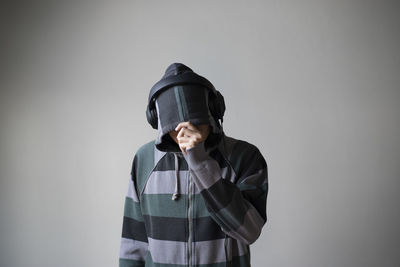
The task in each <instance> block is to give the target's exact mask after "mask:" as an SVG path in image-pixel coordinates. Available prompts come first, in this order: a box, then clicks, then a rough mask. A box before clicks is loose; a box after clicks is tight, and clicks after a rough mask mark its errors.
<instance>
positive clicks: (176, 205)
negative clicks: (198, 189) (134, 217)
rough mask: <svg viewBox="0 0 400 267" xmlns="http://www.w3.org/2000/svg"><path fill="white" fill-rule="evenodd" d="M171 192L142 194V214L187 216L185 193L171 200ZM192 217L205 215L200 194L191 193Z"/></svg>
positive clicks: (186, 197) (186, 196)
mask: <svg viewBox="0 0 400 267" xmlns="http://www.w3.org/2000/svg"><path fill="white" fill-rule="evenodd" d="M171 197H172V194H143V195H142V203H141V204H142V214H143V215H151V216H164V217H175V218H187V204H186V203H187V199H188V195H187V194H181V195H180V196H179V198H178V199H176V200H172V199H171ZM193 200H194V201H193V205H194V217H195V218H199V217H207V216H210V212H209V211H208V210H207V207H206V204H205V202H204V199H203V197H202V196H201V195H200V194H194V195H193Z"/></svg>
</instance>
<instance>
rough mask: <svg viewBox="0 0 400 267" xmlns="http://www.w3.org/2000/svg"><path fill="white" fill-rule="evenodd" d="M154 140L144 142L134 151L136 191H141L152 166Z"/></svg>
mask: <svg viewBox="0 0 400 267" xmlns="http://www.w3.org/2000/svg"><path fill="white" fill-rule="evenodd" d="M154 142H155V140H151V141H150V142H147V143H146V144H144V145H142V146H141V147H140V148H139V149H138V150H137V152H136V155H137V164H136V167H137V170H136V172H137V184H138V192H139V194H140V193H141V191H142V189H143V187H144V185H145V183H146V179H147V177H148V176H149V175H150V173H151V171H152V169H153V167H154V147H155V146H154Z"/></svg>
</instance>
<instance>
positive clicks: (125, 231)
mask: <svg viewBox="0 0 400 267" xmlns="http://www.w3.org/2000/svg"><path fill="white" fill-rule="evenodd" d="M136 165H137V155H135V157H134V159H133V163H132V169H131V174H130V175H129V179H128V189H127V192H126V195H125V203H124V214H123V221H122V234H121V242H120V255H119V267H139V266H141V267H142V266H144V265H145V259H146V252H147V248H148V240H147V235H146V229H145V225H144V220H143V216H142V212H141V209H140V204H139V198H138V193H137V186H136V167H137V166H136Z"/></svg>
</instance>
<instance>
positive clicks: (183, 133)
mask: <svg viewBox="0 0 400 267" xmlns="http://www.w3.org/2000/svg"><path fill="white" fill-rule="evenodd" d="M199 133H200V132H196V131H192V130H190V129H188V128H185V127H183V128H181V129H180V130H179V133H178V135H177V137H178V136H188V137H190V136H192V135H196V136H197V135H199Z"/></svg>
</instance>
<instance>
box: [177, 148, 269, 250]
mask: <svg viewBox="0 0 400 267" xmlns="http://www.w3.org/2000/svg"><path fill="white" fill-rule="evenodd" d="M186 152H187V154H184V156H185V158H186V160H187V162H188V165H189V168H190V170H191V172H192V174H194V175H192V176H193V179H194V181H195V183H196V185H197V186H198V187H199V190H200V194H201V196H202V197H203V199H204V201H205V204H206V207H207V210H208V211H209V212H210V215H211V217H212V218H213V219H214V220H215V221H216V223H217V224H218V225H219V226H220V227H221V230H222V231H223V232H225V233H226V234H227V235H229V236H231V237H233V238H235V239H237V240H240V241H242V242H244V243H245V244H248V245H250V244H252V243H254V242H255V241H256V240H257V239H258V237H259V236H260V234H261V229H262V227H263V226H264V224H265V223H266V221H267V217H266V200H267V193H268V172H267V163H266V161H265V159H264V157H263V156H262V154H261V153H260V151H259V150H258V148H256V147H255V146H253V145H250V149H246V150H243V151H241V150H240V151H236V153H241V154H240V155H235V156H236V157H238V158H240V160H238V161H237V162H239V163H237V165H236V166H237V168H236V169H237V170H236V175H237V177H236V181H237V182H236V183H232V182H231V181H230V180H228V179H223V178H222V174H221V169H220V166H219V164H218V162H217V161H216V160H215V159H213V158H212V157H210V156H209V155H208V153H207V152H206V151H205V149H204V141H202V142H200V143H198V144H196V145H195V146H194V147H192V148H190V149H187V150H186ZM233 153H235V151H234V152H233Z"/></svg>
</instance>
